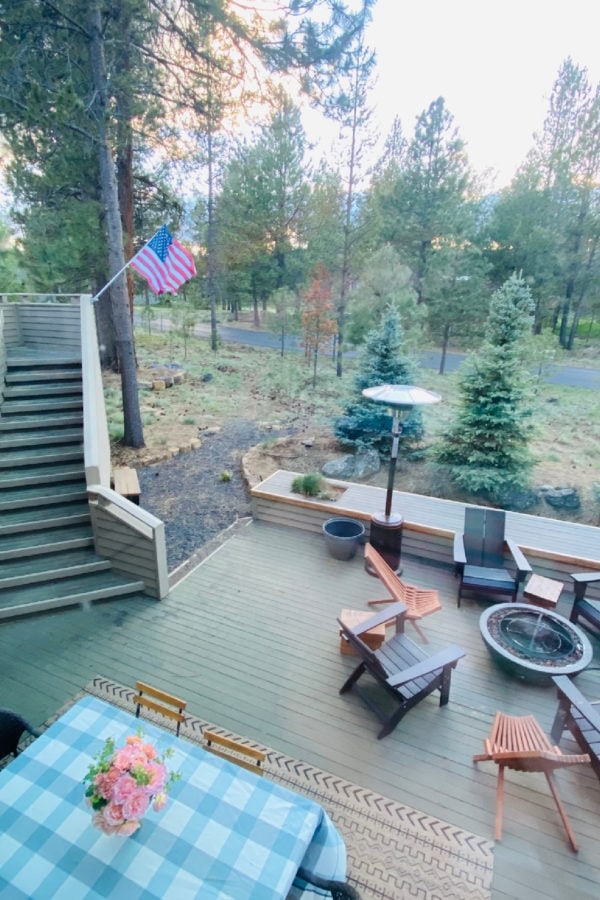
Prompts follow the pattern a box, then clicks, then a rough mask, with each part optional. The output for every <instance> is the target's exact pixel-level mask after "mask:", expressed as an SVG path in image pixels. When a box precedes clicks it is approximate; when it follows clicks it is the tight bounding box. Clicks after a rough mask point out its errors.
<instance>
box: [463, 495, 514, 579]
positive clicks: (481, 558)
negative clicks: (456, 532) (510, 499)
mask: <svg viewBox="0 0 600 900" xmlns="http://www.w3.org/2000/svg"><path fill="white" fill-rule="evenodd" d="M505 525H506V513H505V512H504V510H503V509H487V508H486V507H484V506H467V507H465V530H464V545H465V555H466V557H467V564H468V565H470V566H491V567H493V568H503V567H504V529H505Z"/></svg>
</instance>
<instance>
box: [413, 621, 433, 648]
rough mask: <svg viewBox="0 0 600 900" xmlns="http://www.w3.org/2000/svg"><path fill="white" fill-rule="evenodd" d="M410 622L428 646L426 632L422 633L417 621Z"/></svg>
mask: <svg viewBox="0 0 600 900" xmlns="http://www.w3.org/2000/svg"><path fill="white" fill-rule="evenodd" d="M410 621H411V623H412V625H413V628H414V629H415V631H416V632H417V634H418V635H419V637H420V638H421V640H422V641H423V643H424V644H428V643H429V641H428V640H427V638H426V637H425V634H424V632H423V631H422V629H421V628H419V626H418V624H417V622H416V621H415V619H411V620H410Z"/></svg>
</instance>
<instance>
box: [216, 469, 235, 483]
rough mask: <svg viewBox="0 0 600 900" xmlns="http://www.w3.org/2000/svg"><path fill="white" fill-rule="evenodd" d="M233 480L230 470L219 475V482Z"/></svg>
mask: <svg viewBox="0 0 600 900" xmlns="http://www.w3.org/2000/svg"><path fill="white" fill-rule="evenodd" d="M232 478H233V475H232V474H231V472H230V471H229V469H225V471H224V472H221V474H220V475H219V481H222V482H224V483H226V482H228V481H231V479H232Z"/></svg>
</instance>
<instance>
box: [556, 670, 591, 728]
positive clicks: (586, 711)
mask: <svg viewBox="0 0 600 900" xmlns="http://www.w3.org/2000/svg"><path fill="white" fill-rule="evenodd" d="M552 681H553V682H554V684H555V686H556V690H557V693H558V699H559V700H561V699H562V698H566V699H567V700H568V701H569V705H570V706H572V707H574V708H575V709H576V710H577V712H578V713H579V715H580V716H583V718H584V719H587V721H588V722H589V724H590V725H591V726H592V727H593V728H594V729H595V730H597V731H600V713H599V712H598V710H596V709H594V708H593V706H592V703H597V702H598V701H592V703H591V702H590V701H589V700H588V699H587V698H586V697H584V696H583V694H582V693H581V691H580V690H579V688H578V687H575V685H574V684H573V682H572V681H571V679H570V678H569V677H568V676H567V675H554V676H553V677H552Z"/></svg>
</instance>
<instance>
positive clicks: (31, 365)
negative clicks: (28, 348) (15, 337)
mask: <svg viewBox="0 0 600 900" xmlns="http://www.w3.org/2000/svg"><path fill="white" fill-rule="evenodd" d="M17 354H18V351H17V352H16V353H11V354H10V356H9V357H8V366H9V368H10V369H11V370H13V371H14V370H17V369H23V370H24V371H26V372H36V371H41V370H44V369H49V370H51V371H52V370H55V369H64V368H69V369H77V368H78V369H79V370H81V356H74V355H73V354H70V355H66V354H65V355H57V354H55V355H54V356H52V355H49V354H46V355H45V356H44V355H43V351H40V352H37V351H36V354H35V356H28V355H27V354H22V355H17Z"/></svg>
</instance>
